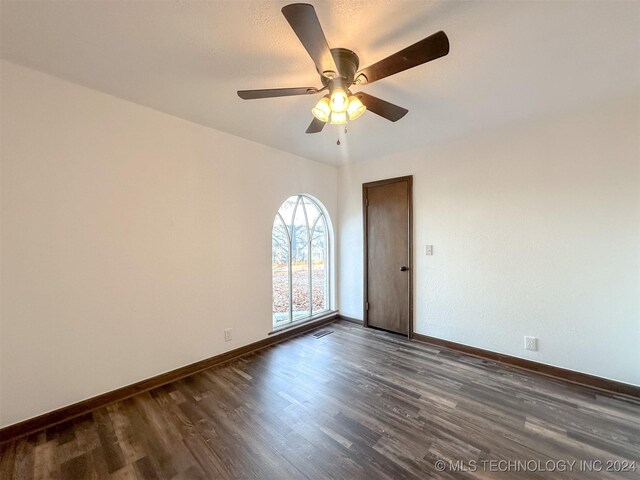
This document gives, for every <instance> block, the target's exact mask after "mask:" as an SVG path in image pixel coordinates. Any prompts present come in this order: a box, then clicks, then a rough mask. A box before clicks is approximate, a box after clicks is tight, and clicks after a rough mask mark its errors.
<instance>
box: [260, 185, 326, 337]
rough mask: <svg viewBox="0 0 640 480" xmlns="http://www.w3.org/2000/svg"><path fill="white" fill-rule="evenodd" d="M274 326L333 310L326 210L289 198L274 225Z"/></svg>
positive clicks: (308, 200)
mask: <svg viewBox="0 0 640 480" xmlns="http://www.w3.org/2000/svg"><path fill="white" fill-rule="evenodd" d="M272 245H273V246H272V253H271V264H272V269H273V270H272V273H273V326H274V327H279V326H281V325H285V324H287V323H291V322H293V321H298V320H302V319H305V318H309V317H311V316H313V315H317V314H318V313H320V312H323V311H326V310H329V229H328V223H327V218H326V216H325V213H324V209H323V208H322V207H321V206H320V204H319V203H318V202H317V201H316V200H314V199H312V198H310V197H308V196H306V195H295V196H293V197H289V198H288V199H287V200H286V201H285V202H284V203H283V204H282V206H281V207H280V209H279V210H278V213H277V214H276V218H275V220H274V222H273V231H272Z"/></svg>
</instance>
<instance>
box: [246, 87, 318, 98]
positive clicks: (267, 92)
mask: <svg viewBox="0 0 640 480" xmlns="http://www.w3.org/2000/svg"><path fill="white" fill-rule="evenodd" d="M319 91H320V90H318V89H317V88H313V87H297V88H264V89H262V90H238V96H239V97H240V98H242V99H244V100H253V99H256V98H272V97H289V96H291V95H313V94H314V93H318V92H319Z"/></svg>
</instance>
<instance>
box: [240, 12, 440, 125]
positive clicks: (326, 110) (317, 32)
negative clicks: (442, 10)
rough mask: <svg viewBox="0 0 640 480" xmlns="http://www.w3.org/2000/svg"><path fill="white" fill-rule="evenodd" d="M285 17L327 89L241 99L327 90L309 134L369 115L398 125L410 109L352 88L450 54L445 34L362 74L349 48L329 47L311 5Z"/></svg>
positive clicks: (275, 91) (246, 93) (251, 93)
mask: <svg viewBox="0 0 640 480" xmlns="http://www.w3.org/2000/svg"><path fill="white" fill-rule="evenodd" d="M282 14H283V15H284V17H285V18H286V19H287V21H288V22H289V25H291V28H292V29H293V31H294V32H295V34H296V35H297V37H298V39H299V40H300V42H301V43H302V45H303V46H304V48H305V49H306V50H307V53H308V54H309V56H310V57H311V59H312V60H313V62H314V64H315V65H316V70H317V72H318V74H319V75H320V81H321V82H322V85H323V87H322V88H314V87H297V88H270V89H262V90H239V91H238V96H239V97H240V98H242V99H244V100H251V99H256V98H272V97H284V96H291V95H313V94H316V93H320V92H323V91H325V90H328V91H329V93H328V94H326V95H325V96H323V97H322V98H321V99H320V100H319V101H318V103H316V105H315V106H314V107H313V108H312V109H311V113H312V114H313V116H314V118H313V120H312V122H311V124H310V125H309V127H308V128H307V131H306V133H318V132H321V131H322V129H323V128H324V126H325V125H326V124H327V123H331V124H332V125H344V124H346V123H347V120H351V121H353V120H356V119H357V118H359V117H361V116H362V115H363V114H364V113H365V111H367V110H369V111H371V112H373V113H375V114H376V115H379V116H381V117H383V118H386V119H387V120H389V121H391V122H397V121H398V120H400V119H401V118H402V117H404V116H405V115H406V114H407V112H408V110H407V109H406V108H402V107H399V106H398V105H394V104H393V103H389V102H387V101H385V100H382V99H379V98H376V97H374V96H372V95H368V94H366V93H364V92H356V93H352V92H351V90H350V88H351V87H352V86H353V85H359V86H364V85H367V84H370V83H373V82H375V81H377V80H381V79H383V78H386V77H389V76H391V75H394V74H396V73H399V72H402V71H404V70H407V69H409V68H413V67H417V66H418V65H422V64H423V63H427V62H430V61H431V60H435V59H437V58H440V57H443V56H445V55H447V54H448V53H449V39H448V38H447V35H446V34H445V33H444V32H442V31H440V32H437V33H434V34H433V35H431V36H429V37H427V38H424V39H422V40H420V41H419V42H417V43H414V44H413V45H411V46H409V47H407V48H405V49H403V50H400V51H399V52H397V53H394V54H393V55H390V56H388V57H387V58H385V59H383V60H380V61H379V62H377V63H374V64H373V65H370V66H368V67H366V68H364V69H362V70H358V68H359V66H360V60H359V59H358V56H357V55H356V54H355V52H353V51H352V50H349V49H347V48H329V44H328V43H327V39H326V38H325V36H324V32H323V31H322V27H321V26H320V21H319V20H318V16H317V15H316V11H315V9H314V8H313V6H312V5H309V4H307V3H293V4H291V5H287V6H285V7H283V8H282Z"/></svg>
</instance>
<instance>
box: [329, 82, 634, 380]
mask: <svg viewBox="0 0 640 480" xmlns="http://www.w3.org/2000/svg"><path fill="white" fill-rule="evenodd" d="M639 101H640V99H639V98H638V93H637V92H632V93H630V94H629V96H627V97H624V98H617V99H612V100H610V101H608V102H605V103H602V104H598V105H592V106H590V107H588V108H583V109H580V110H575V111H573V112H570V113H566V112H565V113H564V114H562V115H557V116H555V117H547V118H540V119H534V120H530V121H528V122H523V123H519V124H517V125H515V124H514V125H511V126H505V127H503V128H500V129H488V130H485V131H478V132H476V133H474V134H473V135H470V136H468V137H465V138H464V139H459V140H457V141H453V142H451V143H448V144H445V145H440V146H433V147H431V148H427V149H422V150H419V151H413V152H408V153H406V154H399V155H395V156H391V157H387V158H384V159H382V160H379V161H371V162H364V163H358V164H353V165H346V166H343V167H342V168H341V169H340V173H339V189H338V197H339V206H338V210H339V213H340V219H339V230H340V238H339V240H340V242H339V243H340V244H339V250H340V253H341V255H340V265H339V293H340V311H341V313H344V314H345V315H349V316H353V317H357V318H362V254H361V252H362V205H361V203H362V202H361V196H362V193H361V192H362V183H363V182H368V181H372V180H379V179H383V178H389V177H395V176H401V175H414V221H415V228H414V242H415V244H414V246H415V260H414V267H415V268H414V277H415V297H414V298H415V305H414V307H415V317H414V321H415V330H416V331H417V332H418V333H422V334H425V335H431V336H434V337H438V338H443V339H447V340H452V341H454V342H459V343H463V344H468V345H473V346H476V347H480V348H484V349H488V350H493V351H497V352H501V353H506V354H510V355H515V356H518V357H524V358H529V359H532V360H535V361H539V362H543V363H548V364H551V365H557V366H560V367H565V368H570V369H573V370H578V371H581V372H586V373H591V374H594V375H599V376H603V377H607V378H611V379H615V380H619V381H623V382H628V383H633V384H640V348H639V345H640V177H639V175H640V135H639V132H640V111H639V108H638V105H639V104H640V102H639ZM393 127H394V126H392V125H390V126H389V128H393ZM426 244H432V245H434V255H433V256H430V257H428V256H425V254H424V248H425V245H426ZM525 335H532V336H536V337H538V338H539V351H537V352H529V351H525V350H524V348H523V343H524V342H523V337H524V336H525Z"/></svg>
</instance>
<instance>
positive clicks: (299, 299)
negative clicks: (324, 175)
mask: <svg viewBox="0 0 640 480" xmlns="http://www.w3.org/2000/svg"><path fill="white" fill-rule="evenodd" d="M291 262H292V263H291V271H292V278H291V281H292V289H293V296H292V300H293V305H292V307H293V319H294V320H295V319H297V318H302V317H307V316H309V315H311V311H310V309H309V290H310V285H309V229H308V227H307V218H306V212H305V208H304V203H303V202H302V201H300V202H298V205H297V208H296V211H295V214H294V218H293V225H292V226H291Z"/></svg>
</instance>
